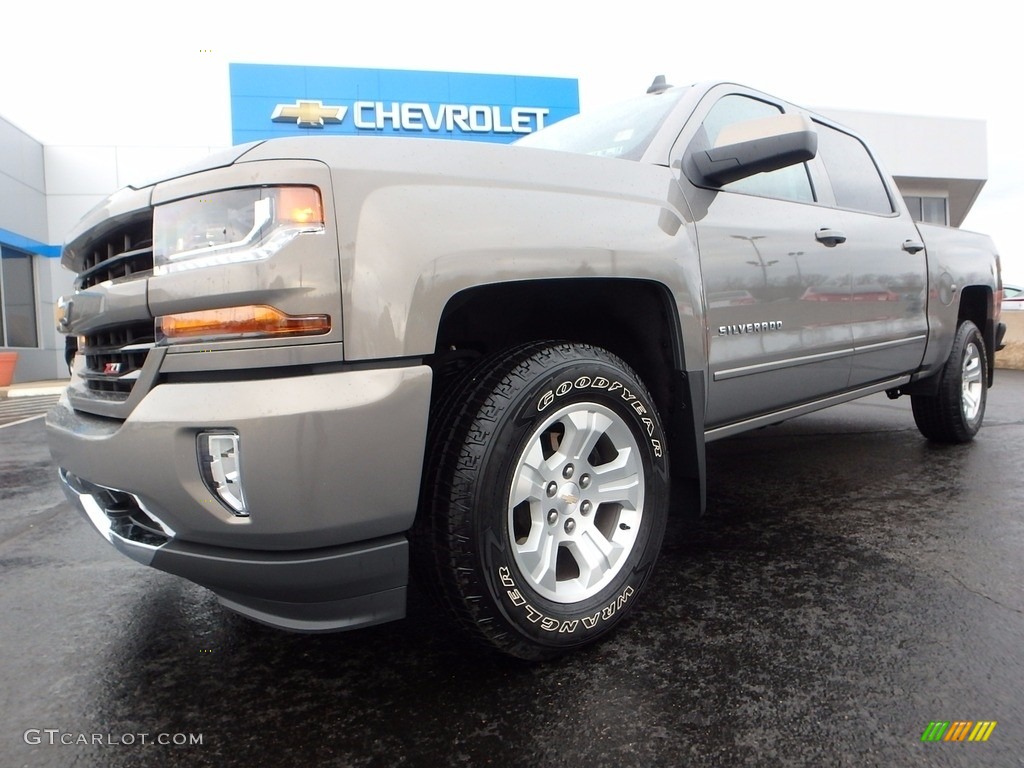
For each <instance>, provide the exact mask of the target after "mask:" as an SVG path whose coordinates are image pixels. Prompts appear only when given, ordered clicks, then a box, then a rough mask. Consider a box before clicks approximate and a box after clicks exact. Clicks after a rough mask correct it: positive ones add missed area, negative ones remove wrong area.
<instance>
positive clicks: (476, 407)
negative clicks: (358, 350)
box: [421, 342, 669, 659]
mask: <svg viewBox="0 0 1024 768" xmlns="http://www.w3.org/2000/svg"><path fill="white" fill-rule="evenodd" d="M476 370H477V375H476V376H474V377H472V380H471V381H469V382H467V383H466V384H465V385H464V386H463V387H462V388H461V390H460V391H458V392H457V393H455V394H453V395H452V396H451V397H450V398H449V403H448V406H447V407H446V408H443V409H442V410H441V412H440V423H437V424H435V427H434V430H433V432H434V440H433V442H434V444H433V449H432V453H431V455H432V461H431V466H429V467H428V482H429V483H430V485H429V486H428V493H427V496H426V500H425V505H426V507H427V509H426V510H425V511H426V513H427V521H426V524H427V525H428V526H429V530H428V532H427V536H426V538H427V541H425V542H421V546H422V545H423V544H425V545H426V547H425V548H426V550H427V552H426V554H427V556H428V557H429V558H432V560H433V566H434V575H435V577H436V579H437V581H438V582H439V585H440V587H441V590H440V591H441V593H442V597H443V598H444V600H445V602H446V603H447V604H448V606H449V607H450V608H451V609H452V611H453V612H454V614H455V616H456V617H457V618H458V619H459V620H460V621H461V623H462V624H464V625H465V626H466V627H467V628H468V629H469V630H470V631H471V633H473V634H475V635H476V636H477V637H478V638H480V639H483V640H484V641H486V642H487V643H488V644H490V645H492V646H494V647H496V648H498V649H499V650H501V651H503V652H505V653H508V654H511V655H513V656H517V657H519V658H524V659H542V658H547V657H551V656H554V655H556V654H558V653H560V652H562V651H565V650H568V649H571V648H575V647H578V646H581V645H584V644H586V643H589V642H592V641H594V640H596V639H597V638H599V637H601V636H602V635H604V634H605V633H607V632H608V631H609V630H611V629H612V628H613V627H614V626H615V625H616V624H618V623H619V622H620V621H621V620H622V619H623V618H624V617H626V616H627V615H628V614H629V612H630V611H631V610H632V609H633V607H634V605H635V604H636V602H637V598H638V597H639V595H640V592H641V590H642V588H643V586H644V583H645V582H646V581H647V578H648V576H649V575H650V573H651V570H652V568H653V566H654V562H655V560H656V558H657V554H658V550H659V549H660V547H661V540H662V535H663V533H664V528H665V519H666V515H667V505H668V497H669V487H668V483H669V480H668V478H669V471H668V457H667V455H666V452H665V437H664V434H663V431H662V426H661V422H660V419H659V417H658V414H657V412H656V410H655V407H654V403H653V402H652V400H651V397H650V395H649V394H648V392H647V390H646V388H645V387H644V385H643V384H642V383H641V382H640V380H639V379H638V377H637V376H636V374H635V373H633V371H632V370H630V368H629V367H628V366H627V365H626V364H625V363H624V362H622V361H621V360H619V359H618V358H616V357H615V356H614V355H612V354H610V353H609V352H607V351H605V350H602V349H599V348H595V347H589V346H584V345H578V344H564V343H555V342H546V343H538V344H531V345H527V346H524V347H519V348H516V349H513V350H510V351H508V352H506V353H503V354H502V355H500V356H498V357H497V358H495V359H492V360H489V361H487V363H486V364H485V365H484V366H481V367H478V368H477V369H476Z"/></svg>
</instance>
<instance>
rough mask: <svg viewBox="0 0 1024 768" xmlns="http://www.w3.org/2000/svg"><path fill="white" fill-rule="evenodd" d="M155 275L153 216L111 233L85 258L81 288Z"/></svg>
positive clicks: (93, 245)
mask: <svg viewBox="0 0 1024 768" xmlns="http://www.w3.org/2000/svg"><path fill="white" fill-rule="evenodd" d="M151 274H153V213H152V211H146V212H144V213H142V214H140V215H139V216H138V218H135V219H133V220H132V221H130V222H128V223H126V224H125V225H123V226H121V227H119V228H118V229H115V230H113V231H112V232H109V233H107V234H106V235H105V236H104V237H102V238H100V239H99V240H97V241H95V242H94V243H92V244H91V245H90V246H89V249H88V250H87V251H86V252H85V253H84V254H83V255H82V271H81V272H80V273H79V275H78V281H77V285H78V288H80V289H81V288H90V287H92V286H94V285H98V284H99V283H104V282H106V281H107V280H111V281H114V282H117V281H120V280H131V279H136V278H140V277H148V276H149V275H151Z"/></svg>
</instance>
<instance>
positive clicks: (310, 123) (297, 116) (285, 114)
mask: <svg viewBox="0 0 1024 768" xmlns="http://www.w3.org/2000/svg"><path fill="white" fill-rule="evenodd" d="M346 112H348V107H325V106H324V103H323V102H322V101H307V100H305V99H299V100H298V101H296V102H295V103H294V104H278V105H277V106H276V107H274V114H272V115H271V116H270V119H271V120H273V121H274V122H275V123H290V122H292V121H293V120H294V121H295V124H296V125H297V126H299V128H323V127H324V123H340V122H341V121H342V120H344V119H345V113H346Z"/></svg>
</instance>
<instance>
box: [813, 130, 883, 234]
mask: <svg viewBox="0 0 1024 768" xmlns="http://www.w3.org/2000/svg"><path fill="white" fill-rule="evenodd" d="M814 127H815V128H817V130H818V157H819V158H821V162H822V163H823V164H824V166H825V172H826V173H828V178H829V181H830V182H831V183H832V191H833V192H834V193H835V197H836V205H838V206H839V207H840V208H849V209H851V210H854V211H866V212H868V213H884V214H887V213H892V211H893V208H892V201H891V200H890V199H889V193H888V192H887V191H886V189H885V182H884V181H882V175H881V174H880V173H879V172H878V167H877V166H876V165H875V161H874V160H872V159H871V155H869V154H868V150H867V148H866V147H865V146H864V145H863V144H862V143H861V142H860V140H859V139H856V138H854V137H853V136H851V135H850V134H848V133H843V132H842V131H837V130H835V129H834V128H830V127H828V126H827V125H822V124H821V123H815V124H814Z"/></svg>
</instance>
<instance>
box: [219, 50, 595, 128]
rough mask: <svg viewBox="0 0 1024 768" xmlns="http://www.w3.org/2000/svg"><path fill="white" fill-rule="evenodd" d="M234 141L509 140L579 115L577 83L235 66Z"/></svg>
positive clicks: (454, 74) (549, 79) (554, 79)
mask: <svg viewBox="0 0 1024 768" xmlns="http://www.w3.org/2000/svg"><path fill="white" fill-rule="evenodd" d="M230 79H231V138H232V142H233V143H235V144H241V143H243V142H246V141H254V140H257V139H267V138H275V137H280V136H294V135H309V134H314V135H323V134H339V135H378V136H379V135H383V136H396V135H397V136H425V137H430V138H440V139H468V140H473V141H491V142H509V141H513V140H515V139H516V138H518V137H520V136H523V135H525V134H527V133H532V132H533V131H536V130H539V129H541V128H543V127H544V126H545V125H550V124H551V123H554V122H557V121H558V120H561V119H563V118H566V117H569V116H570V115H574V114H576V113H577V112H578V111H579V84H578V81H577V80H575V79H569V78H557V77H527V76H520V75H483V74H466V73H459V72H418V71H409V70H392V69H351V68H335V67H296V66H276V65H266V64H231V65H230Z"/></svg>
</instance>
